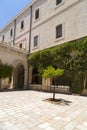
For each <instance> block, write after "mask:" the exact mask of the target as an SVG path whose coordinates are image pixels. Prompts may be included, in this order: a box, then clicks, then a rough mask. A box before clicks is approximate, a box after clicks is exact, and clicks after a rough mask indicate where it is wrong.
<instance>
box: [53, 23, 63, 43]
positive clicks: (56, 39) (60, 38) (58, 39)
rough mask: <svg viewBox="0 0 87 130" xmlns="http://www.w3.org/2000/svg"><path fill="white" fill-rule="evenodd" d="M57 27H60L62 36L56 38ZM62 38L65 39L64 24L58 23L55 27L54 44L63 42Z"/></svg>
mask: <svg viewBox="0 0 87 130" xmlns="http://www.w3.org/2000/svg"><path fill="white" fill-rule="evenodd" d="M59 25H62V36H61V37H58V38H57V34H56V28H57V27H58V26H59ZM64 37H65V22H60V23H59V24H57V25H56V26H55V42H57V41H60V40H63V39H64Z"/></svg>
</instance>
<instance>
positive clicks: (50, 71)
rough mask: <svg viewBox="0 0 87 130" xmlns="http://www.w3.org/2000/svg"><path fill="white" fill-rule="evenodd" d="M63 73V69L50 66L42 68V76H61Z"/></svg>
mask: <svg viewBox="0 0 87 130" xmlns="http://www.w3.org/2000/svg"><path fill="white" fill-rule="evenodd" d="M63 73H64V70H63V69H59V68H58V69H55V68H54V67H52V66H49V67H47V69H44V71H43V74H42V76H43V78H56V77H59V76H61V75H62V74H63Z"/></svg>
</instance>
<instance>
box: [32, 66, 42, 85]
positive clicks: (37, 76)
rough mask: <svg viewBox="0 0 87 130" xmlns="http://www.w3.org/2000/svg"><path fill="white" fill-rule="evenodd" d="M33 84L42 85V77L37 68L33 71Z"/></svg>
mask: <svg viewBox="0 0 87 130" xmlns="http://www.w3.org/2000/svg"><path fill="white" fill-rule="evenodd" d="M32 84H42V76H41V74H40V73H39V72H38V70H37V68H36V67H34V68H33V69H32Z"/></svg>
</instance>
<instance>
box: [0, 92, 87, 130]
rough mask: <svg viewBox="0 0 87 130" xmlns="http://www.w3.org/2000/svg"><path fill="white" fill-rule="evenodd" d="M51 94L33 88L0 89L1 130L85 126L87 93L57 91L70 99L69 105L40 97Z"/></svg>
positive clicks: (70, 129) (71, 129)
mask: <svg viewBox="0 0 87 130" xmlns="http://www.w3.org/2000/svg"><path fill="white" fill-rule="evenodd" d="M15 95H16V96H15ZM50 97H52V94H51V93H43V92H36V91H18V92H10V93H9V92H8V93H2V94H1V95H0V130H87V112H86V110H87V97H80V96H74V95H64V94H56V98H62V99H65V100H67V101H71V102H72V103H71V104H70V105H68V106H67V105H62V104H61V105H55V104H51V103H49V102H45V101H43V99H46V98H50ZM83 106H84V107H83Z"/></svg>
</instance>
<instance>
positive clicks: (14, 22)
mask: <svg viewBox="0 0 87 130" xmlns="http://www.w3.org/2000/svg"><path fill="white" fill-rule="evenodd" d="M15 36H16V19H15V20H14V36H13V45H14V44H15Z"/></svg>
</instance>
